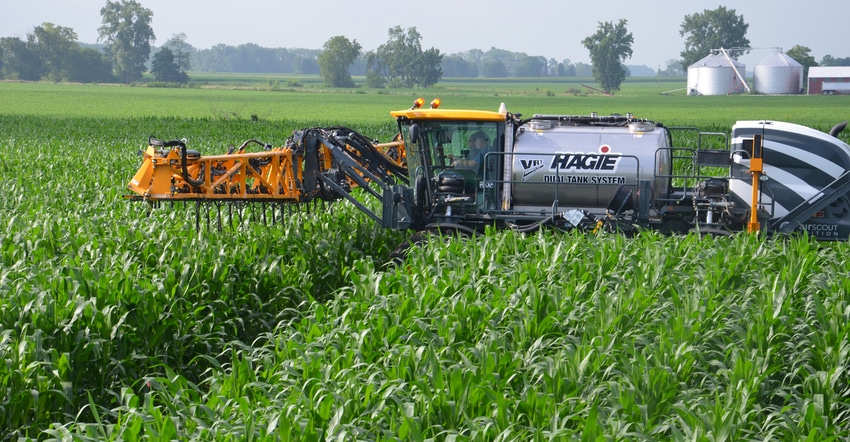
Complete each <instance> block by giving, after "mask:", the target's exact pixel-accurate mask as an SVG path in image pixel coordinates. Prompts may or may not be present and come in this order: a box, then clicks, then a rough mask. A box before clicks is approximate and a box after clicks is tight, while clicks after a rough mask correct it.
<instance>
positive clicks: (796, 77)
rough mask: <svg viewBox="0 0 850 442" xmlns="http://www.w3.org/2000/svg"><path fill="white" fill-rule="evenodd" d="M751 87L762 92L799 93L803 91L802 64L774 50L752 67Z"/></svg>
mask: <svg viewBox="0 0 850 442" xmlns="http://www.w3.org/2000/svg"><path fill="white" fill-rule="evenodd" d="M753 87H754V88H755V90H756V91H758V92H761V93H763V94H799V93H801V92H802V91H803V65H801V64H800V63H797V61H796V60H794V59H793V58H791V57H789V56H787V55H785V54H784V53H782V52H775V53H774V54H772V55H770V56H768V57H767V58H765V59H764V60H762V61H760V62H759V64H757V65H756V66H755V67H754V68H753Z"/></svg>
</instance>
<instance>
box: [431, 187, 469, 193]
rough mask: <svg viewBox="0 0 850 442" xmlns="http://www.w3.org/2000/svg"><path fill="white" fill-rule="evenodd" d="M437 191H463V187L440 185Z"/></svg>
mask: <svg viewBox="0 0 850 442" xmlns="http://www.w3.org/2000/svg"><path fill="white" fill-rule="evenodd" d="M437 191H438V192H441V193H463V187H456V186H440V187H438V188H437Z"/></svg>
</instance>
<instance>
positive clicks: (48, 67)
mask: <svg viewBox="0 0 850 442" xmlns="http://www.w3.org/2000/svg"><path fill="white" fill-rule="evenodd" d="M28 40H29V41H28V45H29V46H30V47H31V48H32V49H33V51H34V52H35V54H36V55H37V56H38V57H39V58H40V59H41V62H42V63H43V66H44V74H43V77H44V78H46V79H48V80H50V81H62V80H67V79H68V71H69V69H70V66H71V60H72V58H73V57H74V55H76V54H77V53H78V50H79V46H78V45H77V33H76V32H74V30H73V29H71V28H66V27H64V26H56V25H54V24H53V23H42V24H41V25H40V26H36V27H35V30H34V31H33V33H32V34H31V35H30V38H29V39H28Z"/></svg>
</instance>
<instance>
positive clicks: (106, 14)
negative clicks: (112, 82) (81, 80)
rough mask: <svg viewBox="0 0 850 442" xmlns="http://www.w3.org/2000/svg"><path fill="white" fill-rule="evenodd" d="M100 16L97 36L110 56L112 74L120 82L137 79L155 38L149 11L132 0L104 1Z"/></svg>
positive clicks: (151, 15)
mask: <svg viewBox="0 0 850 442" xmlns="http://www.w3.org/2000/svg"><path fill="white" fill-rule="evenodd" d="M100 16H101V19H102V24H101V26H100V28H98V33H99V35H100V37H99V39H100V40H101V41H103V42H104V49H105V50H106V53H107V54H108V55H109V56H110V57H111V58H112V63H113V66H114V68H115V72H116V75H117V76H118V78H119V79H120V80H121V81H122V82H123V83H130V82H132V81H135V80H138V79H140V78H141V77H142V72H144V71H145V63H146V62H147V61H148V56H149V55H150V52H151V42H152V41H153V40H154V39H155V38H156V37H155V36H154V32H153V28H151V19H152V18H153V12H151V10H150V9H147V8H144V7H142V5H141V4H139V3H138V2H136V1H135V0H120V1H119V0H116V1H111V0H107V1H106V6H104V7H103V8H101V10H100Z"/></svg>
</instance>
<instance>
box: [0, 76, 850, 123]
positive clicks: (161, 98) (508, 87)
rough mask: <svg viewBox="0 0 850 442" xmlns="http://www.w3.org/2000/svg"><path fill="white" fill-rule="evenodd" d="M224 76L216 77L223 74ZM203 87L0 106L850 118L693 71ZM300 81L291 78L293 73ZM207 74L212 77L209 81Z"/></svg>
mask: <svg viewBox="0 0 850 442" xmlns="http://www.w3.org/2000/svg"><path fill="white" fill-rule="evenodd" d="M216 78H217V79H218V80H214V79H216ZM196 80H197V81H199V82H200V83H201V84H202V86H200V87H196V88H180V89H176V88H173V89H172V88H148V87H142V86H136V87H128V86H112V85H76V84H75V85H67V84H49V83H9V82H4V83H0V94H2V96H3V99H2V100H0V114H8V115H40V116H53V117H105V118H114V117H138V116H150V117H177V118H214V119H215V118H218V119H237V120H238V119H246V120H247V119H251V118H252V117H255V118H257V119H263V120H295V121H312V122H317V123H320V124H321V123H325V124H347V125H358V124H368V125H372V124H381V123H386V124H387V125H391V124H392V120H391V119H390V117H389V111H390V110H396V109H401V108H406V107H408V106H409V105H410V103H412V101H413V100H414V99H415V98H416V97H419V96H422V97H424V98H426V100H429V101H430V99H431V98H434V97H439V98H441V99H442V101H443V106H444V107H447V108H472V109H492V110H496V109H498V107H499V105H500V103H502V102H504V103H505V104H506V105H507V107H508V110H510V111H511V112H515V113H521V114H523V115H526V116H530V115H532V114H535V113H550V114H588V113H590V112H598V113H599V114H610V113H621V114H625V113H629V112H631V113H633V114H635V116H637V117H640V118H649V119H652V120H655V121H659V122H663V123H665V124H667V125H698V126H706V125H707V126H710V127H712V129H713V130H718V128H727V130H728V128H729V127H731V125H732V124H734V122H735V121H736V120H748V119H756V120H761V119H773V120H784V121H790V122H794V123H800V124H805V125H810V126H813V127H816V128H818V129H821V130H828V129H829V128H830V127H831V126H832V125H834V124H835V123H837V122H840V121H845V120H847V119H848V118H850V96H821V95H816V96H807V95H798V96H763V95H736V96H714V97H689V96H685V95H684V93H683V91H679V92H674V93H671V94H668V95H662V94H661V93H662V92H666V91H671V90H676V89H680V88H684V86H685V80H684V79H677V80H668V81H660V82H659V81H649V80H646V79H641V80H635V81H629V82H626V83H624V84H623V87H622V90H621V91H619V92H617V93H616V95H615V96H605V95H601V94H598V93H594V92H592V91H590V90H588V89H586V88H584V87H582V86H580V83H584V84H589V83H590V80H589V79H573V80H572V81H566V80H559V79H551V80H547V81H542V80H540V79H534V80H514V81H502V80H474V81H473V80H460V79H458V80H446V81H444V82H442V83H440V84H438V85H437V86H435V87H433V88H430V89H414V90H409V89H405V90H395V89H386V90H376V89H365V88H358V89H329V88H325V87H323V86H321V84H320V83H319V82H318V78H317V77H315V76H313V77H290V76H280V75H277V76H264V75H261V74H256V75H250V76H246V75H244V74H242V75H225V74H215V75H214V74H207V75H200V76H197V77H196ZM290 81H292V82H295V83H298V84H299V86H287V83H288V82H290ZM204 82H206V83H204Z"/></svg>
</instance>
